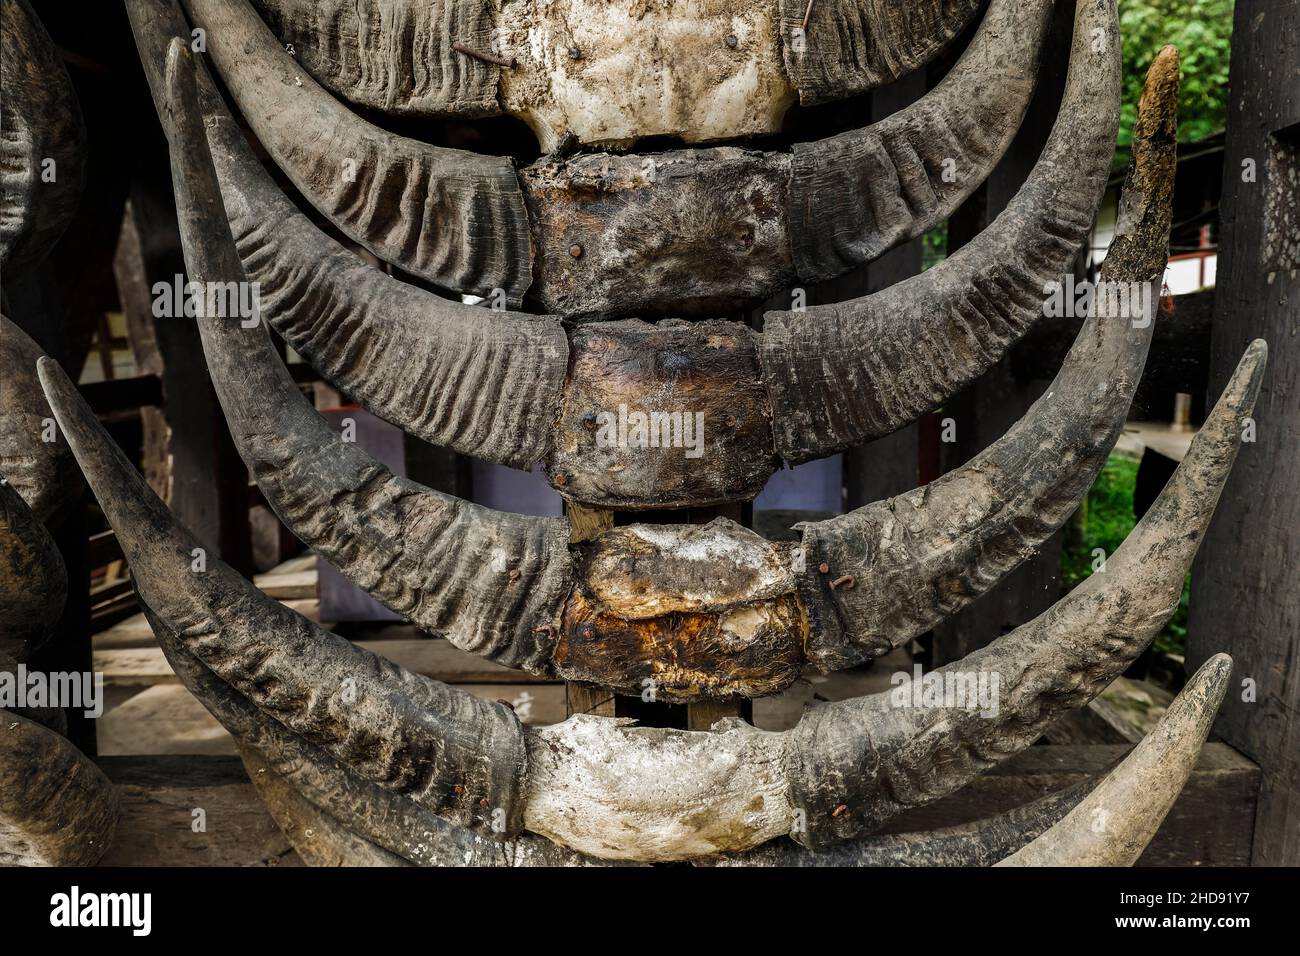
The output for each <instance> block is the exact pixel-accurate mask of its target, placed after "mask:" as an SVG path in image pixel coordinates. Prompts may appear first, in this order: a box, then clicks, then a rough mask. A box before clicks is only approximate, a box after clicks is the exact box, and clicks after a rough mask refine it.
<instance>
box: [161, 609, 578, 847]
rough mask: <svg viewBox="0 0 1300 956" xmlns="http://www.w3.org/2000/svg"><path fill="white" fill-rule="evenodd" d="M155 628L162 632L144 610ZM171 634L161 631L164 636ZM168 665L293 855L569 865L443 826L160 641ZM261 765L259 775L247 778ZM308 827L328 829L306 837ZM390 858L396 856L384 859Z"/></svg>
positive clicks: (532, 843) (538, 841) (517, 841)
mask: <svg viewBox="0 0 1300 956" xmlns="http://www.w3.org/2000/svg"><path fill="white" fill-rule="evenodd" d="M150 622H151V623H152V624H153V626H154V628H155V631H157V630H158V629H159V628H163V629H168V625H167V624H166V623H165V622H162V621H160V620H159V619H158V618H157V616H156V615H152V614H150ZM169 633H170V632H169ZM162 643H163V649H164V652H165V653H166V655H167V659H168V662H169V663H170V664H171V665H172V668H173V669H174V670H175V671H176V673H177V675H179V676H180V678H181V680H182V681H184V683H185V686H186V687H188V688H189V689H190V691H191V693H193V694H194V695H195V696H196V697H198V698H199V699H200V700H201V701H203V703H204V706H206V707H207V708H208V710H210V711H211V712H212V715H213V716H214V717H216V718H217V720H218V721H220V722H221V724H222V726H224V727H225V728H226V729H227V730H228V731H230V733H231V734H232V735H233V736H234V737H235V739H236V740H237V741H238V742H239V747H240V752H241V753H242V754H243V757H244V762H245V765H246V766H247V767H248V768H249V771H250V773H249V777H250V778H251V779H253V780H255V781H258V780H260V779H261V778H262V777H265V776H270V777H272V778H273V780H272V782H271V783H270V785H269V786H266V787H259V790H260V792H261V795H262V797H263V799H264V800H266V802H267V804H268V806H269V807H270V809H271V811H272V814H273V815H274V816H275V818H276V822H277V823H279V825H280V826H281V828H282V829H284V830H285V833H286V835H287V836H289V838H290V841H291V842H292V843H293V844H294V846H295V848H297V849H299V852H300V853H302V852H304V851H305V852H306V853H307V854H308V855H309V856H311V857H313V859H314V860H315V862H316V863H318V864H319V863H325V862H328V861H329V859H330V857H331V856H332V857H333V858H334V860H336V861H338V862H341V863H345V864H346V865H358V866H370V865H395V864H396V863H397V862H399V861H401V862H410V863H415V864H417V865H420V866H569V865H573V864H575V863H581V862H584V860H583V858H582V857H580V856H579V855H578V854H576V853H574V852H573V851H572V850H568V849H565V848H564V847H559V846H556V845H555V844H553V843H550V842H549V841H547V840H543V839H542V838H540V837H537V836H533V835H531V834H520V835H519V836H517V837H514V838H512V839H493V838H489V837H487V836H483V835H480V834H478V833H475V832H474V831H472V830H470V829H468V828H466V827H461V826H457V825H455V824H453V823H449V822H448V821H447V820H444V819H442V818H441V817H440V816H438V815H437V814H436V813H433V812H432V811H430V810H429V809H427V808H426V807H423V806H421V805H420V804H419V803H418V802H416V801H414V800H412V799H411V798H410V797H409V796H408V795H406V794H401V793H395V792H393V791H392V790H387V789H385V788H384V787H381V786H378V785H376V784H375V783H373V782H372V781H370V780H367V779H365V778H364V777H362V776H360V775H359V774H357V773H356V772H355V770H353V769H352V768H351V767H350V766H348V765H346V764H343V763H340V761H338V760H336V759H334V758H333V757H331V756H330V755H329V754H328V753H326V752H324V751H322V750H321V749H320V748H318V747H316V746H314V745H312V744H310V743H308V742H306V741H305V740H303V739H302V738H301V737H299V736H297V735H296V734H294V733H292V732H290V731H289V730H287V729H286V728H285V727H283V726H282V725H280V724H279V723H277V722H276V721H275V720H272V719H271V718H269V717H267V716H266V715H265V714H263V713H261V712H259V711H258V709H257V708H256V707H254V706H253V705H252V704H250V703H249V702H248V701H247V700H245V699H244V698H243V697H242V696H241V695H239V694H238V693H236V692H234V690H233V689H232V688H230V687H229V686H228V685H226V684H224V683H223V682H222V681H221V680H219V679H218V678H217V677H216V676H215V675H214V674H213V673H212V672H211V671H209V670H208V669H207V668H206V667H204V666H203V665H202V664H201V663H199V661H198V660H197V659H196V658H195V657H194V655H193V654H190V653H188V652H186V651H184V650H181V649H179V648H178V646H177V643H176V641H175V640H173V639H170V638H169V639H168V640H165V641H163V642H162ZM259 769H265V770H266V771H267V773H266V774H265V775H260V776H259V775H258V774H257V773H256V771H257V770H259ZM317 824H319V825H320V826H322V827H323V828H324V829H325V830H326V831H327V832H326V833H318V834H313V835H312V836H311V837H308V836H307V834H306V832H305V831H307V830H308V829H313V828H314V827H315V826H316V825H317ZM384 854H389V855H391V856H392V857H394V858H395V859H386V858H385V856H384Z"/></svg>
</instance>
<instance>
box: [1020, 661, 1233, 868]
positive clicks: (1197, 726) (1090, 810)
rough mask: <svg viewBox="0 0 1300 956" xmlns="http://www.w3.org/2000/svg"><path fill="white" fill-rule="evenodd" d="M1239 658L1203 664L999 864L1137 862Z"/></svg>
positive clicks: (1182, 780) (1196, 752) (1191, 763)
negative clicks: (1145, 727)
mask: <svg viewBox="0 0 1300 956" xmlns="http://www.w3.org/2000/svg"><path fill="white" fill-rule="evenodd" d="M1231 676H1232V658H1231V657H1229V656H1228V655H1227V654H1216V655H1214V656H1213V657H1211V658H1210V659H1209V660H1208V661H1206V662H1205V663H1204V664H1202V665H1201V667H1200V669H1199V670H1198V671H1197V672H1196V673H1195V674H1194V675H1192V679H1191V680H1189V681H1188V682H1187V685H1186V686H1185V687H1184V688H1183V689H1182V691H1180V692H1179V694H1178V696H1177V697H1175V698H1174V700H1173V703H1171V704H1170V705H1169V709H1168V710H1167V711H1165V714H1164V716H1163V717H1161V718H1160V722H1159V723H1158V724H1156V726H1155V727H1154V728H1153V729H1152V731H1151V733H1149V734H1147V736H1146V737H1145V738H1144V739H1143V740H1142V742H1141V743H1139V744H1138V745H1137V746H1136V747H1135V748H1134V749H1133V752H1132V753H1130V754H1129V755H1128V756H1127V757H1125V758H1124V761H1123V762H1122V763H1121V764H1120V765H1119V766H1118V767H1116V768H1115V769H1114V770H1112V771H1111V772H1110V773H1109V774H1108V775H1107V776H1106V779H1105V780H1103V781H1102V782H1101V784H1100V785H1099V786H1098V787H1097V788H1096V789H1095V790H1093V791H1092V793H1090V794H1088V796H1087V797H1085V798H1084V799H1083V800H1082V801H1081V802H1080V803H1079V805H1078V806H1077V807H1075V808H1074V809H1073V810H1071V811H1070V812H1069V813H1068V814H1066V816H1065V817H1064V818H1063V819H1062V820H1061V821H1060V822H1058V823H1056V824H1055V825H1053V826H1052V827H1051V828H1050V829H1049V830H1047V831H1046V832H1045V833H1043V834H1042V835H1041V836H1039V837H1038V838H1037V839H1035V840H1034V841H1033V842H1032V843H1030V844H1028V845H1027V846H1025V847H1024V848H1023V849H1021V850H1018V851H1017V852H1015V853H1013V854H1011V855H1010V856H1008V857H1007V858H1006V859H1005V860H1003V861H1002V862H1001V863H999V864H998V865H999V866H1132V865H1133V864H1134V863H1136V862H1137V860H1138V857H1140V856H1141V855H1142V851H1143V850H1145V849H1146V848H1147V844H1148V843H1150V842H1151V838H1152V837H1154V836H1155V835H1156V831H1157V830H1158V829H1160V824H1161V823H1163V822H1164V819H1165V817H1166V816H1167V815H1168V814H1169V811H1170V809H1171V808H1172V807H1173V805H1174V801H1175V800H1177V799H1178V795H1179V794H1180V793H1182V790H1183V786H1184V784H1186V783H1187V778H1188V777H1189V776H1191V774H1192V768H1193V767H1195V766H1196V759H1197V757H1199V756H1200V754H1201V745H1202V744H1204V743H1205V738H1206V737H1207V736H1209V733H1210V728H1211V727H1212V726H1213V725H1214V715H1215V714H1216V713H1218V710H1219V704H1221V703H1223V695H1224V694H1225V693H1227V690H1228V678H1229V677H1231Z"/></svg>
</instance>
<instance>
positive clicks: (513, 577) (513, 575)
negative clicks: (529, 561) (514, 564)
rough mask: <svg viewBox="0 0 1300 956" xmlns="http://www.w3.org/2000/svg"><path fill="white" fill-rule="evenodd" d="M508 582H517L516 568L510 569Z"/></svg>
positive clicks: (517, 572)
mask: <svg viewBox="0 0 1300 956" xmlns="http://www.w3.org/2000/svg"><path fill="white" fill-rule="evenodd" d="M510 580H511V581H518V580H519V569H518V568H511V569H510Z"/></svg>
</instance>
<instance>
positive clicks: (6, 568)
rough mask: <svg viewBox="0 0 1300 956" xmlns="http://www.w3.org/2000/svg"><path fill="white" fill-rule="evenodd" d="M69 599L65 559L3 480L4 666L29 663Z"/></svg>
mask: <svg viewBox="0 0 1300 956" xmlns="http://www.w3.org/2000/svg"><path fill="white" fill-rule="evenodd" d="M67 598H68V573H67V570H66V569H65V568H64V566H63V555H61V554H60V553H59V549H58V547H57V546H56V545H55V543H54V539H53V538H51V537H50V534H49V532H48V531H46V530H45V526H44V525H42V524H41V523H40V521H38V520H37V519H36V516H35V515H34V514H33V513H32V510H31V509H30V508H29V507H27V503H26V502H25V501H23V499H22V496H21V495H19V494H18V492H17V490H16V489H14V488H13V487H11V486H10V485H9V483H8V482H7V481H5V480H4V478H3V477H0V665H3V664H4V663H5V661H6V659H7V658H12V659H13V660H14V661H15V662H17V661H26V660H28V659H29V658H30V657H31V656H32V653H33V652H34V651H35V650H36V649H37V648H38V647H40V646H41V645H42V644H44V643H45V642H46V641H47V640H48V639H49V637H50V635H51V634H53V633H54V629H55V627H57V626H58V623H59V618H60V617H62V616H63V605H64V603H65V602H66V601H67Z"/></svg>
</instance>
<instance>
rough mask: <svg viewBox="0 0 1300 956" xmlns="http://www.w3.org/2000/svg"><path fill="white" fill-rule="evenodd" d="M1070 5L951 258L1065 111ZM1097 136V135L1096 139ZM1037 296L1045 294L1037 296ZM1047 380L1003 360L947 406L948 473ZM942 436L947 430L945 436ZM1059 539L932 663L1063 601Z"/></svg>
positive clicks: (970, 203)
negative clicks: (1020, 373)
mask: <svg viewBox="0 0 1300 956" xmlns="http://www.w3.org/2000/svg"><path fill="white" fill-rule="evenodd" d="M1073 19H1074V17H1073V11H1072V10H1071V9H1070V4H1068V3H1064V4H1058V5H1057V7H1056V9H1055V11H1054V12H1053V14H1052V22H1051V27H1050V29H1049V32H1048V36H1047V39H1046V40H1045V41H1044V61H1045V63H1044V67H1043V70H1042V74H1041V76H1040V79H1039V89H1038V91H1037V93H1036V94H1035V95H1034V99H1033V101H1032V102H1031V104H1030V106H1029V111H1028V113H1027V114H1026V116H1025V120H1024V122H1023V124H1022V125H1021V128H1020V132H1019V133H1018V134H1017V136H1016V138H1015V140H1014V141H1013V142H1012V144H1011V148H1010V149H1009V150H1008V151H1007V153H1006V155H1005V156H1004V157H1003V159H1002V161H1001V162H1000V163H999V164H998V165H997V168H996V169H994V171H993V173H992V175H990V176H989V177H988V179H987V180H985V182H984V184H983V185H982V186H981V187H980V188H979V189H977V190H976V191H975V193H974V194H973V195H972V196H971V198H970V199H969V200H967V202H966V203H965V205H963V206H962V208H961V209H960V210H959V211H958V212H957V214H956V215H954V216H953V217H952V218H951V219H950V220H949V222H948V255H949V256H952V255H953V254H954V253H956V252H957V251H958V250H959V249H960V248H961V247H962V246H963V245H965V244H966V243H968V242H970V241H972V240H974V239H975V237H976V236H978V235H979V234H980V233H981V232H983V231H984V230H985V229H986V228H987V227H988V226H989V224H990V223H992V222H993V220H994V219H996V218H997V217H998V215H999V213H1001V212H1002V210H1003V209H1004V208H1005V207H1006V206H1007V205H1008V204H1009V203H1010V202H1011V201H1012V200H1013V198H1014V196H1015V195H1016V192H1017V190H1018V189H1019V188H1020V184H1021V183H1023V182H1024V181H1025V179H1026V177H1027V176H1028V174H1029V172H1030V170H1031V169H1032V168H1033V166H1034V164H1035V162H1037V160H1038V158H1039V156H1040V154H1041V152H1042V149H1043V144H1044V143H1045V142H1046V140H1047V138H1048V136H1049V135H1050V130H1051V128H1052V125H1053V123H1054V121H1055V119H1056V116H1057V110H1058V108H1059V106H1060V97H1061V92H1062V90H1063V88H1064V85H1065V75H1066V69H1065V66H1066V56H1065V53H1066V51H1068V50H1069V48H1070V31H1071V25H1072V23H1073ZM1094 135H1095V134H1094ZM1034 293H1035V295H1037V294H1039V293H1041V289H1035V290H1034ZM1045 385H1046V381H1041V380H1032V381H1021V380H1019V379H1017V378H1015V376H1014V374H1013V373H1012V371H1011V367H1010V363H1009V362H1008V361H1007V360H1005V359H1004V360H1003V361H1001V362H999V363H997V364H996V365H994V366H993V368H991V369H990V370H989V371H987V372H986V373H985V374H984V375H983V376H982V377H981V378H979V379H978V380H977V381H975V382H974V383H973V384H972V385H970V386H969V387H967V388H966V389H965V390H963V391H962V392H961V393H959V394H958V395H956V396H954V397H953V398H951V399H950V400H949V401H947V402H945V403H944V405H943V409H942V416H943V418H944V419H951V420H952V422H953V424H954V427H955V430H956V435H955V440H954V441H951V442H944V444H943V446H942V453H943V469H944V471H945V472H947V471H952V470H953V469H955V468H957V467H960V466H961V465H963V464H965V463H966V462H967V461H968V460H969V459H971V458H972V457H974V456H975V455H976V454H978V453H979V451H980V450H981V449H983V448H986V447H988V445H990V444H991V443H992V442H994V441H996V440H997V439H998V438H999V437H1000V436H1002V435H1003V434H1005V433H1006V431H1007V429H1008V428H1010V427H1011V426H1012V425H1013V424H1015V422H1016V421H1018V420H1019V419H1020V418H1021V417H1022V416H1023V415H1024V413H1025V412H1026V411H1028V410H1029V407H1030V406H1031V405H1032V404H1033V403H1034V401H1035V400H1036V399H1037V398H1038V397H1039V396H1040V395H1041V394H1042V392H1043V389H1044V387H1045ZM941 436H942V431H941ZM1060 555H1061V543H1060V536H1059V535H1056V536H1053V537H1052V538H1050V539H1048V540H1047V541H1046V542H1045V543H1044V544H1042V545H1040V546H1039V550H1038V554H1036V555H1035V556H1034V557H1032V558H1031V559H1030V560H1028V561H1026V562H1025V563H1024V564H1022V565H1021V566H1020V567H1018V568H1017V569H1016V570H1014V571H1012V572H1011V573H1010V574H1009V575H1007V576H1006V577H1005V578H1003V579H1002V581H1001V582H1000V583H999V584H998V585H997V586H995V587H994V588H992V589H991V591H990V592H989V593H987V594H985V595H984V596H983V597H982V598H981V599H980V600H979V601H977V602H976V603H974V604H972V605H970V606H968V607H966V608H963V609H962V610H961V611H958V612H957V614H955V615H954V616H952V617H951V618H949V619H948V620H947V621H945V622H943V623H942V624H940V625H937V626H936V627H935V629H934V652H933V653H934V663H935V665H940V664H946V663H949V662H951V661H956V660H960V659H961V658H962V657H964V656H965V655H966V654H968V653H969V652H970V651H972V650H975V649H976V648H979V647H983V646H984V645H986V644H988V643H989V642H990V641H992V640H994V639H995V638H997V637H998V636H999V635H1000V634H1005V633H1007V631H1009V630H1011V629H1012V628H1014V627H1015V626H1017V625H1019V624H1022V623H1024V622H1025V621H1028V620H1030V619H1031V618H1033V617H1034V616H1035V615H1036V614H1038V613H1039V612H1041V611H1043V610H1046V609H1047V608H1048V607H1050V606H1051V605H1052V603H1053V602H1054V601H1055V600H1056V599H1057V597H1058V596H1059V595H1060V590H1061V588H1060Z"/></svg>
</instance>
